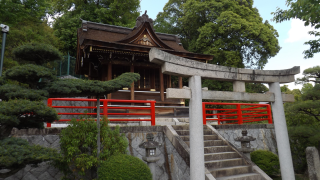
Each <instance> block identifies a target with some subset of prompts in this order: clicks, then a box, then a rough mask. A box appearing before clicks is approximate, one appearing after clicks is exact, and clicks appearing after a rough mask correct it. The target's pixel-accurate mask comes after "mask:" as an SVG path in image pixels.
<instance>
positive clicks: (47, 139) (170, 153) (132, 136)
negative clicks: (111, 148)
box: [0, 126, 190, 180]
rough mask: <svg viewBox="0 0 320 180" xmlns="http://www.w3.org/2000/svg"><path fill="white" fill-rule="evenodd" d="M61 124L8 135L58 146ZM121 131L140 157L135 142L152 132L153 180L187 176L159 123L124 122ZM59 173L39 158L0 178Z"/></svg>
mask: <svg viewBox="0 0 320 180" xmlns="http://www.w3.org/2000/svg"><path fill="white" fill-rule="evenodd" d="M61 129H62V128H50V129H49V128H48V129H42V130H39V129H28V130H17V129H14V130H13V131H12V136H14V137H19V138H22V139H25V140H27V141H28V142H29V143H30V144H38V145H41V146H44V147H51V148H54V149H57V150H59V149H60V144H59V134H60V132H61ZM120 131H121V133H125V135H126V137H127V139H128V142H129V146H128V149H127V150H128V153H129V154H131V155H133V156H135V157H138V158H139V159H141V160H142V157H143V156H145V149H141V148H139V145H140V144H141V143H143V142H145V141H146V140H147V139H146V135H147V133H150V132H151V133H153V135H154V141H157V142H159V143H161V144H162V146H161V147H159V148H157V150H156V152H157V155H158V156H159V157H160V160H159V161H157V162H156V177H158V179H157V180H167V179H170V180H185V179H189V174H190V170H189V167H188V166H187V164H186V163H185V162H184V160H183V159H182V158H181V156H180V155H179V154H178V153H177V151H176V150H175V148H174V146H173V145H172V143H171V142H170V141H169V140H168V138H167V137H166V136H165V135H164V133H163V127H162V126H128V127H121V128H120ZM62 176H63V174H62V173H61V172H59V171H58V170H57V169H56V168H54V167H52V166H50V165H49V164H48V163H46V162H43V163H40V164H38V165H37V166H33V165H28V166H26V167H25V168H24V169H22V170H20V171H19V172H18V173H16V174H14V175H12V176H10V177H8V178H5V179H1V178H0V180H29V179H32V180H43V179H46V180H60V179H61V178H62Z"/></svg>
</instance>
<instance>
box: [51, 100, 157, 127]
mask: <svg viewBox="0 0 320 180" xmlns="http://www.w3.org/2000/svg"><path fill="white" fill-rule="evenodd" d="M53 101H87V102H97V99H80V98H79V99H78V98H49V99H48V106H50V107H53V108H66V109H97V106H96V105H95V106H53V105H52V102H53ZM100 102H102V103H103V106H100V109H103V111H102V113H100V115H101V116H106V117H108V118H109V121H151V126H155V125H156V121H155V103H156V101H142V100H118V99H100ZM109 103H126V104H132V103H136V104H144V105H145V106H130V105H128V106H110V105H108V104H109ZM109 109H110V110H144V111H146V110H147V111H150V112H149V113H128V112H114V113H112V112H108V110H109ZM58 115H97V113H94V112H93V113H82V112H80V113H61V112H60V113H58ZM110 116H140V117H141V116H147V117H150V118H149V119H141V118H136V119H129V118H123V117H121V118H112V119H111V118H110ZM59 121H70V119H60V120H59ZM47 127H51V123H47Z"/></svg>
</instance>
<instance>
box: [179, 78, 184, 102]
mask: <svg viewBox="0 0 320 180" xmlns="http://www.w3.org/2000/svg"><path fill="white" fill-rule="evenodd" d="M178 84H179V89H182V77H181V76H179V78H178ZM180 103H181V104H182V106H185V104H184V103H185V102H184V99H180Z"/></svg>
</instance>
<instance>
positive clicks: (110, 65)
mask: <svg viewBox="0 0 320 180" xmlns="http://www.w3.org/2000/svg"><path fill="white" fill-rule="evenodd" d="M111 79H112V64H111V62H109V64H108V81H109V80H111ZM107 98H108V99H111V93H109V94H108V97H107Z"/></svg>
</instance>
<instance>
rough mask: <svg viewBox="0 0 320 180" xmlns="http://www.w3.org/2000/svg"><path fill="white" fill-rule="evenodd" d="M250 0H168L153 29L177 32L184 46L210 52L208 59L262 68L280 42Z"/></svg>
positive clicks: (239, 65) (274, 53) (214, 61)
mask: <svg viewBox="0 0 320 180" xmlns="http://www.w3.org/2000/svg"><path fill="white" fill-rule="evenodd" d="M252 5H253V2H252V1H231V0H221V1H216V0H207V1H197V0H169V2H168V3H167V4H166V5H165V7H164V8H163V10H164V12H161V13H159V14H158V16H157V19H156V21H155V29H156V30H157V31H160V32H164V33H173V34H179V35H180V37H181V41H182V44H183V45H184V47H185V48H186V49H187V50H189V51H191V52H196V53H204V54H211V55H214V59H213V61H211V63H213V64H218V65H224V66H231V67H251V68H259V69H262V68H263V67H264V66H265V64H266V63H267V62H268V59H269V58H271V57H273V56H275V55H276V54H277V53H278V52H279V50H280V46H279V43H278V40H277V37H278V33H277V31H276V30H275V29H274V28H273V27H272V26H271V25H270V24H269V22H268V21H265V22H262V18H261V17H260V15H259V13H258V10H257V9H256V8H253V7H252Z"/></svg>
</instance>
